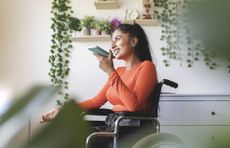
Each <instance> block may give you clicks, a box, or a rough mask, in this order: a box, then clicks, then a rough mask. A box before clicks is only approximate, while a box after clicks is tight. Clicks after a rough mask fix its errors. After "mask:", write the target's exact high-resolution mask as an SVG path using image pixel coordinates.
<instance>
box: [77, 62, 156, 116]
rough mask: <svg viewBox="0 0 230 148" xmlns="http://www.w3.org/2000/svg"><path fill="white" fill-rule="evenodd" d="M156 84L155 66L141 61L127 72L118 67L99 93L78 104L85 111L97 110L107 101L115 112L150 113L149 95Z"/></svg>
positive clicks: (123, 68)
mask: <svg viewBox="0 0 230 148" xmlns="http://www.w3.org/2000/svg"><path fill="white" fill-rule="evenodd" d="M156 84H157V75H156V69H155V65H154V64H153V63H152V62H151V61H147V60H146V61H142V62H141V63H138V64H136V65H134V66H133V67H132V68H131V69H129V70H127V69H126V68H125V67H118V68H117V69H116V71H114V72H113V73H112V74H110V75H109V77H108V80H107V82H106V84H105V85H104V87H103V88H102V89H101V90H100V91H99V93H98V94H97V95H96V96H95V97H93V98H91V99H89V100H86V101H83V102H81V103H79V105H80V106H81V107H82V108H83V109H85V110H89V109H97V108H100V107H101V106H102V105H103V104H105V103H106V102H107V101H109V102H110V103H111V104H112V105H113V108H112V110H113V111H115V112H119V111H144V112H148V111H150V105H151V104H150V99H151V98H150V95H151V93H152V91H153V89H154V88H155V86H156Z"/></svg>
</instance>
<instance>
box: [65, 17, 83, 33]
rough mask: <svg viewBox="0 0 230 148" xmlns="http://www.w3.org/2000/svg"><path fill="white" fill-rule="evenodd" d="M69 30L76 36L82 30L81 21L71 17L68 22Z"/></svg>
mask: <svg viewBox="0 0 230 148" xmlns="http://www.w3.org/2000/svg"><path fill="white" fill-rule="evenodd" d="M68 25H69V29H70V30H71V32H72V33H73V36H76V32H79V31H80V30H81V21H80V20H79V19H78V18H76V17H70V18H69V20H68Z"/></svg>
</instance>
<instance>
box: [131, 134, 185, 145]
mask: <svg viewBox="0 0 230 148" xmlns="http://www.w3.org/2000/svg"><path fill="white" fill-rule="evenodd" d="M185 147H186V145H185V143H184V142H183V141H182V140H181V139H179V138H178V137H177V136H175V135H172V134H169V133H159V134H151V135H147V136H145V137H144V138H142V139H140V140H139V141H138V142H137V143H135V144H134V145H133V146H132V148H185Z"/></svg>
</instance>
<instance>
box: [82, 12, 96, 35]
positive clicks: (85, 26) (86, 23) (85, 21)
mask: <svg viewBox="0 0 230 148" xmlns="http://www.w3.org/2000/svg"><path fill="white" fill-rule="evenodd" d="M94 21H95V18H94V16H85V17H84V18H82V19H81V33H82V35H89V34H90V33H89V29H90V27H91V26H92V23H93V22H94Z"/></svg>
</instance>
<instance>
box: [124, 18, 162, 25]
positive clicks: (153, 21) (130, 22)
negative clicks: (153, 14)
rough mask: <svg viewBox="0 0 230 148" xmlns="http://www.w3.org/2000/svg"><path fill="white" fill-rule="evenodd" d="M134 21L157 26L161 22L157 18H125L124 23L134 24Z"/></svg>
mask: <svg viewBox="0 0 230 148" xmlns="http://www.w3.org/2000/svg"><path fill="white" fill-rule="evenodd" d="M134 21H135V22H136V23H137V24H139V25H141V26H157V25H159V22H158V21H157V20H156V19H136V20H125V21H124V23H127V24H133V23H134Z"/></svg>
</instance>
